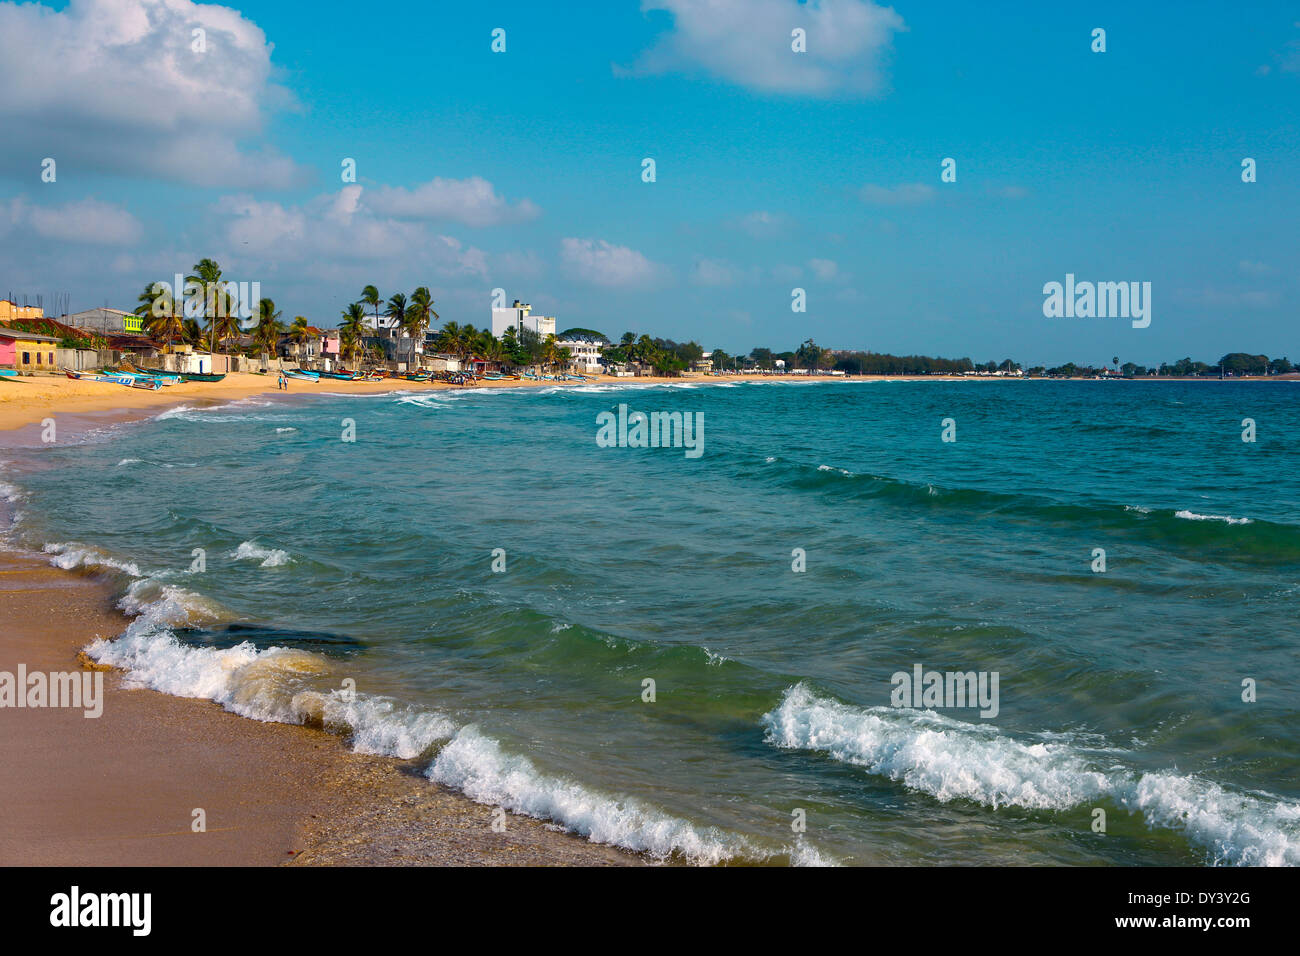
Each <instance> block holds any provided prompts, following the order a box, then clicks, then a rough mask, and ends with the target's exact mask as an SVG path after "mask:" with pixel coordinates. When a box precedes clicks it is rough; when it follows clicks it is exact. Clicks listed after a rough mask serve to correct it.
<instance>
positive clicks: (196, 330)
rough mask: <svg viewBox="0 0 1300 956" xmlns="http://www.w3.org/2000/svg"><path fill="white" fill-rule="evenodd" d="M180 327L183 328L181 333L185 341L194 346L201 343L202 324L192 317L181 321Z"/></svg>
mask: <svg viewBox="0 0 1300 956" xmlns="http://www.w3.org/2000/svg"><path fill="white" fill-rule="evenodd" d="M181 327H182V328H183V329H184V331H183V333H182V335H183V336H184V338H185V341H186V342H187V343H189V344H190V345H193V346H196V347H197V346H199V345H202V344H203V326H201V325H199V323H198V322H196V321H194V319H186V320H185V321H184V322H182V323H181Z"/></svg>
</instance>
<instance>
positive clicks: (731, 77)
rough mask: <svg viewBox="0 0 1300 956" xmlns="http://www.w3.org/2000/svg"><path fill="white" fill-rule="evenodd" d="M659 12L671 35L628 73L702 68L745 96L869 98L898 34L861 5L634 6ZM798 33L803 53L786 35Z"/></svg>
mask: <svg viewBox="0 0 1300 956" xmlns="http://www.w3.org/2000/svg"><path fill="white" fill-rule="evenodd" d="M641 9H642V10H643V11H648V10H667V11H668V12H670V13H671V14H672V15H673V28H672V30H670V31H669V32H668V33H666V34H664V35H663V36H662V37H660V38H659V40H658V42H657V43H656V44H655V46H653V47H652V48H651V49H649V50H647V51H646V52H645V53H644V54H643V55H642V56H641V58H640V60H639V61H638V62H637V64H636V66H635V67H634V68H633V70H632V72H639V73H664V72H670V71H676V70H681V69H692V68H702V69H703V70H704V71H706V72H707V73H710V74H712V75H713V76H715V77H719V78H721V79H724V80H727V81H730V82H732V83H737V84H739V85H741V86H745V87H748V88H750V89H755V90H761V91H764V92H773V93H789V94H799V95H811V96H832V95H836V94H850V95H856V96H863V95H871V94H875V93H877V92H879V91H880V89H881V88H882V86H883V79H882V76H881V61H882V60H883V58H884V56H885V55H886V53H887V52H888V50H889V47H890V44H891V42H892V39H893V34H894V33H895V32H897V31H900V30H903V29H905V27H904V24H903V18H902V17H900V16H899V15H898V14H897V13H895V12H894V10H893V9H892V8H890V7H882V6H877V5H876V4H874V3H870V2H868V0H808V2H807V3H800V2H798V0H642V3H641ZM796 27H798V28H801V29H803V30H804V31H805V33H806V52H803V53H796V52H794V51H793V50H792V48H791V45H792V42H793V41H792V38H791V31H793V30H794V29H795V28H796Z"/></svg>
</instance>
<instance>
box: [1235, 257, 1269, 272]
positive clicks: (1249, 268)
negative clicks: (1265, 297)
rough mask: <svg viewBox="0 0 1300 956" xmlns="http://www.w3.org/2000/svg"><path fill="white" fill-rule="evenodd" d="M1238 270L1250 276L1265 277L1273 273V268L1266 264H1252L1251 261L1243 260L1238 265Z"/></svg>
mask: <svg viewBox="0 0 1300 956" xmlns="http://www.w3.org/2000/svg"><path fill="white" fill-rule="evenodd" d="M1237 268H1239V269H1240V270H1241V271H1242V272H1245V273H1247V274H1248V275H1253V276H1263V275H1268V274H1269V273H1270V272H1272V271H1273V267H1272V266H1270V265H1268V263H1265V262H1252V261H1251V260H1249V259H1242V260H1241V262H1239V263H1237Z"/></svg>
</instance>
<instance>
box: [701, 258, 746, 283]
mask: <svg viewBox="0 0 1300 956" xmlns="http://www.w3.org/2000/svg"><path fill="white" fill-rule="evenodd" d="M691 281H692V282H693V283H695V284H696V285H713V286H721V285H733V284H734V283H735V281H736V269H735V268H734V267H733V266H732V265H731V263H729V262H724V261H723V260H721V259H696V260H695V266H694V267H693V268H692V269H691Z"/></svg>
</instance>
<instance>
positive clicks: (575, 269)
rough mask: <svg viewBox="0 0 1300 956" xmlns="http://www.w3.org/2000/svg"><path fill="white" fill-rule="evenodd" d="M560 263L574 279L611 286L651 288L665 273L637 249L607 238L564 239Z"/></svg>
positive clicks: (561, 245)
mask: <svg viewBox="0 0 1300 956" xmlns="http://www.w3.org/2000/svg"><path fill="white" fill-rule="evenodd" d="M560 262H561V264H562V265H563V266H564V270H565V272H566V273H567V274H568V275H569V277H570V278H573V279H578V280H581V281H583V282H590V283H591V284H592V285H601V286H609V287H619V286H628V287H631V286H644V285H649V284H651V283H652V282H654V281H655V280H656V279H657V278H658V277H659V275H660V274H661V272H662V271H663V267H662V266H659V265H657V264H656V263H654V262H651V261H650V260H649V259H647V258H646V257H645V256H644V255H642V254H641V253H639V252H637V251H636V250H635V249H629V248H628V247H627V246H616V245H614V244H612V243H610V242H606V241H605V240H604V239H563V240H561V242H560Z"/></svg>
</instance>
